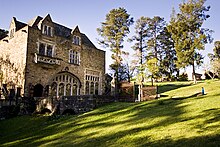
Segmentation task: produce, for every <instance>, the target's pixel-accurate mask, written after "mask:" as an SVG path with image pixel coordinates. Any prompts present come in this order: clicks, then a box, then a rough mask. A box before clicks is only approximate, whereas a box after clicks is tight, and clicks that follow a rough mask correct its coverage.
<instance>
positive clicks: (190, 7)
mask: <svg viewBox="0 0 220 147" xmlns="http://www.w3.org/2000/svg"><path fill="white" fill-rule="evenodd" d="M204 3H205V0H189V1H187V2H183V3H181V4H180V5H179V9H180V12H179V13H178V14H175V13H174V12H173V14H172V18H171V21H170V24H169V26H168V31H169V32H170V33H171V34H172V38H173V40H174V46H175V50H176V54H177V65H178V67H179V68H182V67H183V68H184V67H186V66H189V65H191V66H192V67H193V75H195V64H197V63H200V62H199V61H198V60H201V59H202V58H197V57H198V56H196V55H198V53H199V52H198V51H199V50H204V48H205V44H206V43H209V42H212V38H211V33H212V31H211V30H209V29H207V28H202V25H203V23H204V22H205V21H206V20H207V18H209V17H210V16H209V15H207V14H206V12H208V11H209V9H210V6H208V7H206V6H204ZM199 57H201V56H199ZM197 59H198V60H197ZM194 81H195V82H196V78H195V76H194Z"/></svg>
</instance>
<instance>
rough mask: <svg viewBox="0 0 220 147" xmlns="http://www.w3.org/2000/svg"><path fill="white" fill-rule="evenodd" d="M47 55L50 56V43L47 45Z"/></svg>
mask: <svg viewBox="0 0 220 147" xmlns="http://www.w3.org/2000/svg"><path fill="white" fill-rule="evenodd" d="M47 56H50V57H52V46H51V45H48V46H47Z"/></svg>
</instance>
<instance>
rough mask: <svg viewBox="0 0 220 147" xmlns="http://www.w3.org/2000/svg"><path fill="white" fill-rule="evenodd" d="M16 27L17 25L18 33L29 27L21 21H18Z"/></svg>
mask: <svg viewBox="0 0 220 147" xmlns="http://www.w3.org/2000/svg"><path fill="white" fill-rule="evenodd" d="M15 25H16V31H18V30H20V29H22V28H23V27H25V26H27V24H25V23H23V22H20V21H16V22H15Z"/></svg>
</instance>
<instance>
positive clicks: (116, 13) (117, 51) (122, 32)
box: [97, 7, 133, 93]
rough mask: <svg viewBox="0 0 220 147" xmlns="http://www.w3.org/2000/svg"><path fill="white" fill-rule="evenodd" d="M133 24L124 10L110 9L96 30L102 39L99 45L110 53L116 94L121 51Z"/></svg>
mask: <svg viewBox="0 0 220 147" xmlns="http://www.w3.org/2000/svg"><path fill="white" fill-rule="evenodd" d="M132 24H133V18H130V15H129V14H128V13H127V11H126V10H125V9H124V8H121V7H120V8H118V9H112V10H111V11H110V12H109V13H108V14H107V15H106V18H105V22H102V26H101V27H100V28H97V31H98V33H99V35H100V36H101V37H102V39H101V40H99V43H100V44H102V45H104V46H105V47H107V48H110V50H111V51H112V56H111V57H112V59H113V63H112V65H111V67H112V70H114V71H115V77H116V79H115V87H116V93H117V92H118V88H117V87H118V81H119V74H118V72H119V68H120V66H121V64H122V54H123V53H124V52H123V51H122V48H123V42H124V38H125V37H126V36H127V35H128V34H129V33H130V30H129V27H130V25H132Z"/></svg>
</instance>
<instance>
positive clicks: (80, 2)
mask: <svg viewBox="0 0 220 147" xmlns="http://www.w3.org/2000/svg"><path fill="white" fill-rule="evenodd" d="M181 2H182V0H1V3H0V6H1V9H0V28H1V29H8V27H9V24H10V21H11V19H12V17H16V18H17V20H20V21H22V22H28V21H29V20H31V19H32V18H34V17H35V16H37V15H39V16H42V17H44V16H46V15H47V14H48V13H49V14H50V15H51V17H52V20H53V21H54V22H57V23H60V24H62V25H64V26H67V27H69V28H75V26H76V25H78V26H79V28H80V31H81V32H83V33H85V34H86V35H87V36H88V37H89V38H90V40H91V41H92V42H93V43H94V44H95V45H96V47H98V48H100V49H103V50H105V51H106V61H107V67H106V70H108V65H109V64H110V63H111V58H110V56H111V53H110V51H109V50H108V49H104V48H102V47H101V46H99V45H98V43H97V38H99V36H98V34H97V31H96V28H98V27H100V26H101V22H103V21H104V20H105V15H106V14H107V13H108V12H109V11H110V10H111V9H113V8H118V7H124V8H125V9H126V10H127V11H128V13H129V14H130V15H131V16H132V17H134V19H135V20H136V19H138V18H140V17H141V16H146V17H153V16H161V17H164V18H165V20H166V21H167V22H169V18H170V14H171V11H172V7H174V8H175V9H176V10H178V5H179V3H181ZM206 5H210V6H211V9H210V11H209V12H208V13H209V14H210V16H211V17H210V18H209V19H208V20H207V21H206V22H205V24H204V27H206V28H209V29H212V30H214V31H215V32H214V33H213V38H214V41H215V40H220V26H219V24H220V17H219V14H220V9H219V6H220V0H207V1H206ZM133 27H134V25H133V26H132V27H131V34H130V35H132V33H133V31H132V28H133ZM212 49H213V44H210V45H206V50H205V51H203V54H204V55H206V54H207V53H209V52H212ZM125 50H127V51H130V52H132V50H131V49H130V44H128V43H126V42H125ZM205 62H207V58H206V60H205Z"/></svg>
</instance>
